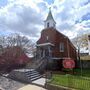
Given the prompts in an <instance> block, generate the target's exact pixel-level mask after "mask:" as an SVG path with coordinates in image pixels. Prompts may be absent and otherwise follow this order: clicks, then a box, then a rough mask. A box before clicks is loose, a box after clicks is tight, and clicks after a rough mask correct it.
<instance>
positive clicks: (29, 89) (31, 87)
mask: <svg viewBox="0 0 90 90" xmlns="http://www.w3.org/2000/svg"><path fill="white" fill-rule="evenodd" d="M18 90H46V89H44V88H42V87H39V86H36V85H30V84H29V85H26V86H24V87H22V88H20V89H18Z"/></svg>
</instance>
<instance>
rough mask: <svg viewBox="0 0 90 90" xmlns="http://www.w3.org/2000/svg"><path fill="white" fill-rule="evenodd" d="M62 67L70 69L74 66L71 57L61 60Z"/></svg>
mask: <svg viewBox="0 0 90 90" xmlns="http://www.w3.org/2000/svg"><path fill="white" fill-rule="evenodd" d="M63 67H64V68H68V69H72V68H74V67H75V61H74V60H72V59H65V60H63Z"/></svg>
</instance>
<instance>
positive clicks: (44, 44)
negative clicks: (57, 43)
mask: <svg viewBox="0 0 90 90" xmlns="http://www.w3.org/2000/svg"><path fill="white" fill-rule="evenodd" d="M46 45H51V46H54V44H52V43H43V44H37V45H36V46H46Z"/></svg>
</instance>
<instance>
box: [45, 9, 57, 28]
mask: <svg viewBox="0 0 90 90" xmlns="http://www.w3.org/2000/svg"><path fill="white" fill-rule="evenodd" d="M44 24H45V25H44V27H45V28H49V27H53V28H55V27H56V22H55V20H54V18H53V16H52V13H51V8H50V9H49V13H48V16H47V18H46V20H45V22H44Z"/></svg>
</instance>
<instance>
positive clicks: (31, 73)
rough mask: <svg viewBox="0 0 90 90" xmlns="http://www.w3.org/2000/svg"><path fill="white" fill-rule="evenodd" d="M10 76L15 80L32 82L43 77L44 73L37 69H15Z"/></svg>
mask: <svg viewBox="0 0 90 90" xmlns="http://www.w3.org/2000/svg"><path fill="white" fill-rule="evenodd" d="M8 77H9V78H12V79H14V80H19V81H22V82H26V83H31V82H32V81H34V80H37V79H39V78H41V77H42V75H40V74H39V72H37V71H36V70H35V69H17V70H13V71H12V72H11V73H10V74H9V76H8Z"/></svg>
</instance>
